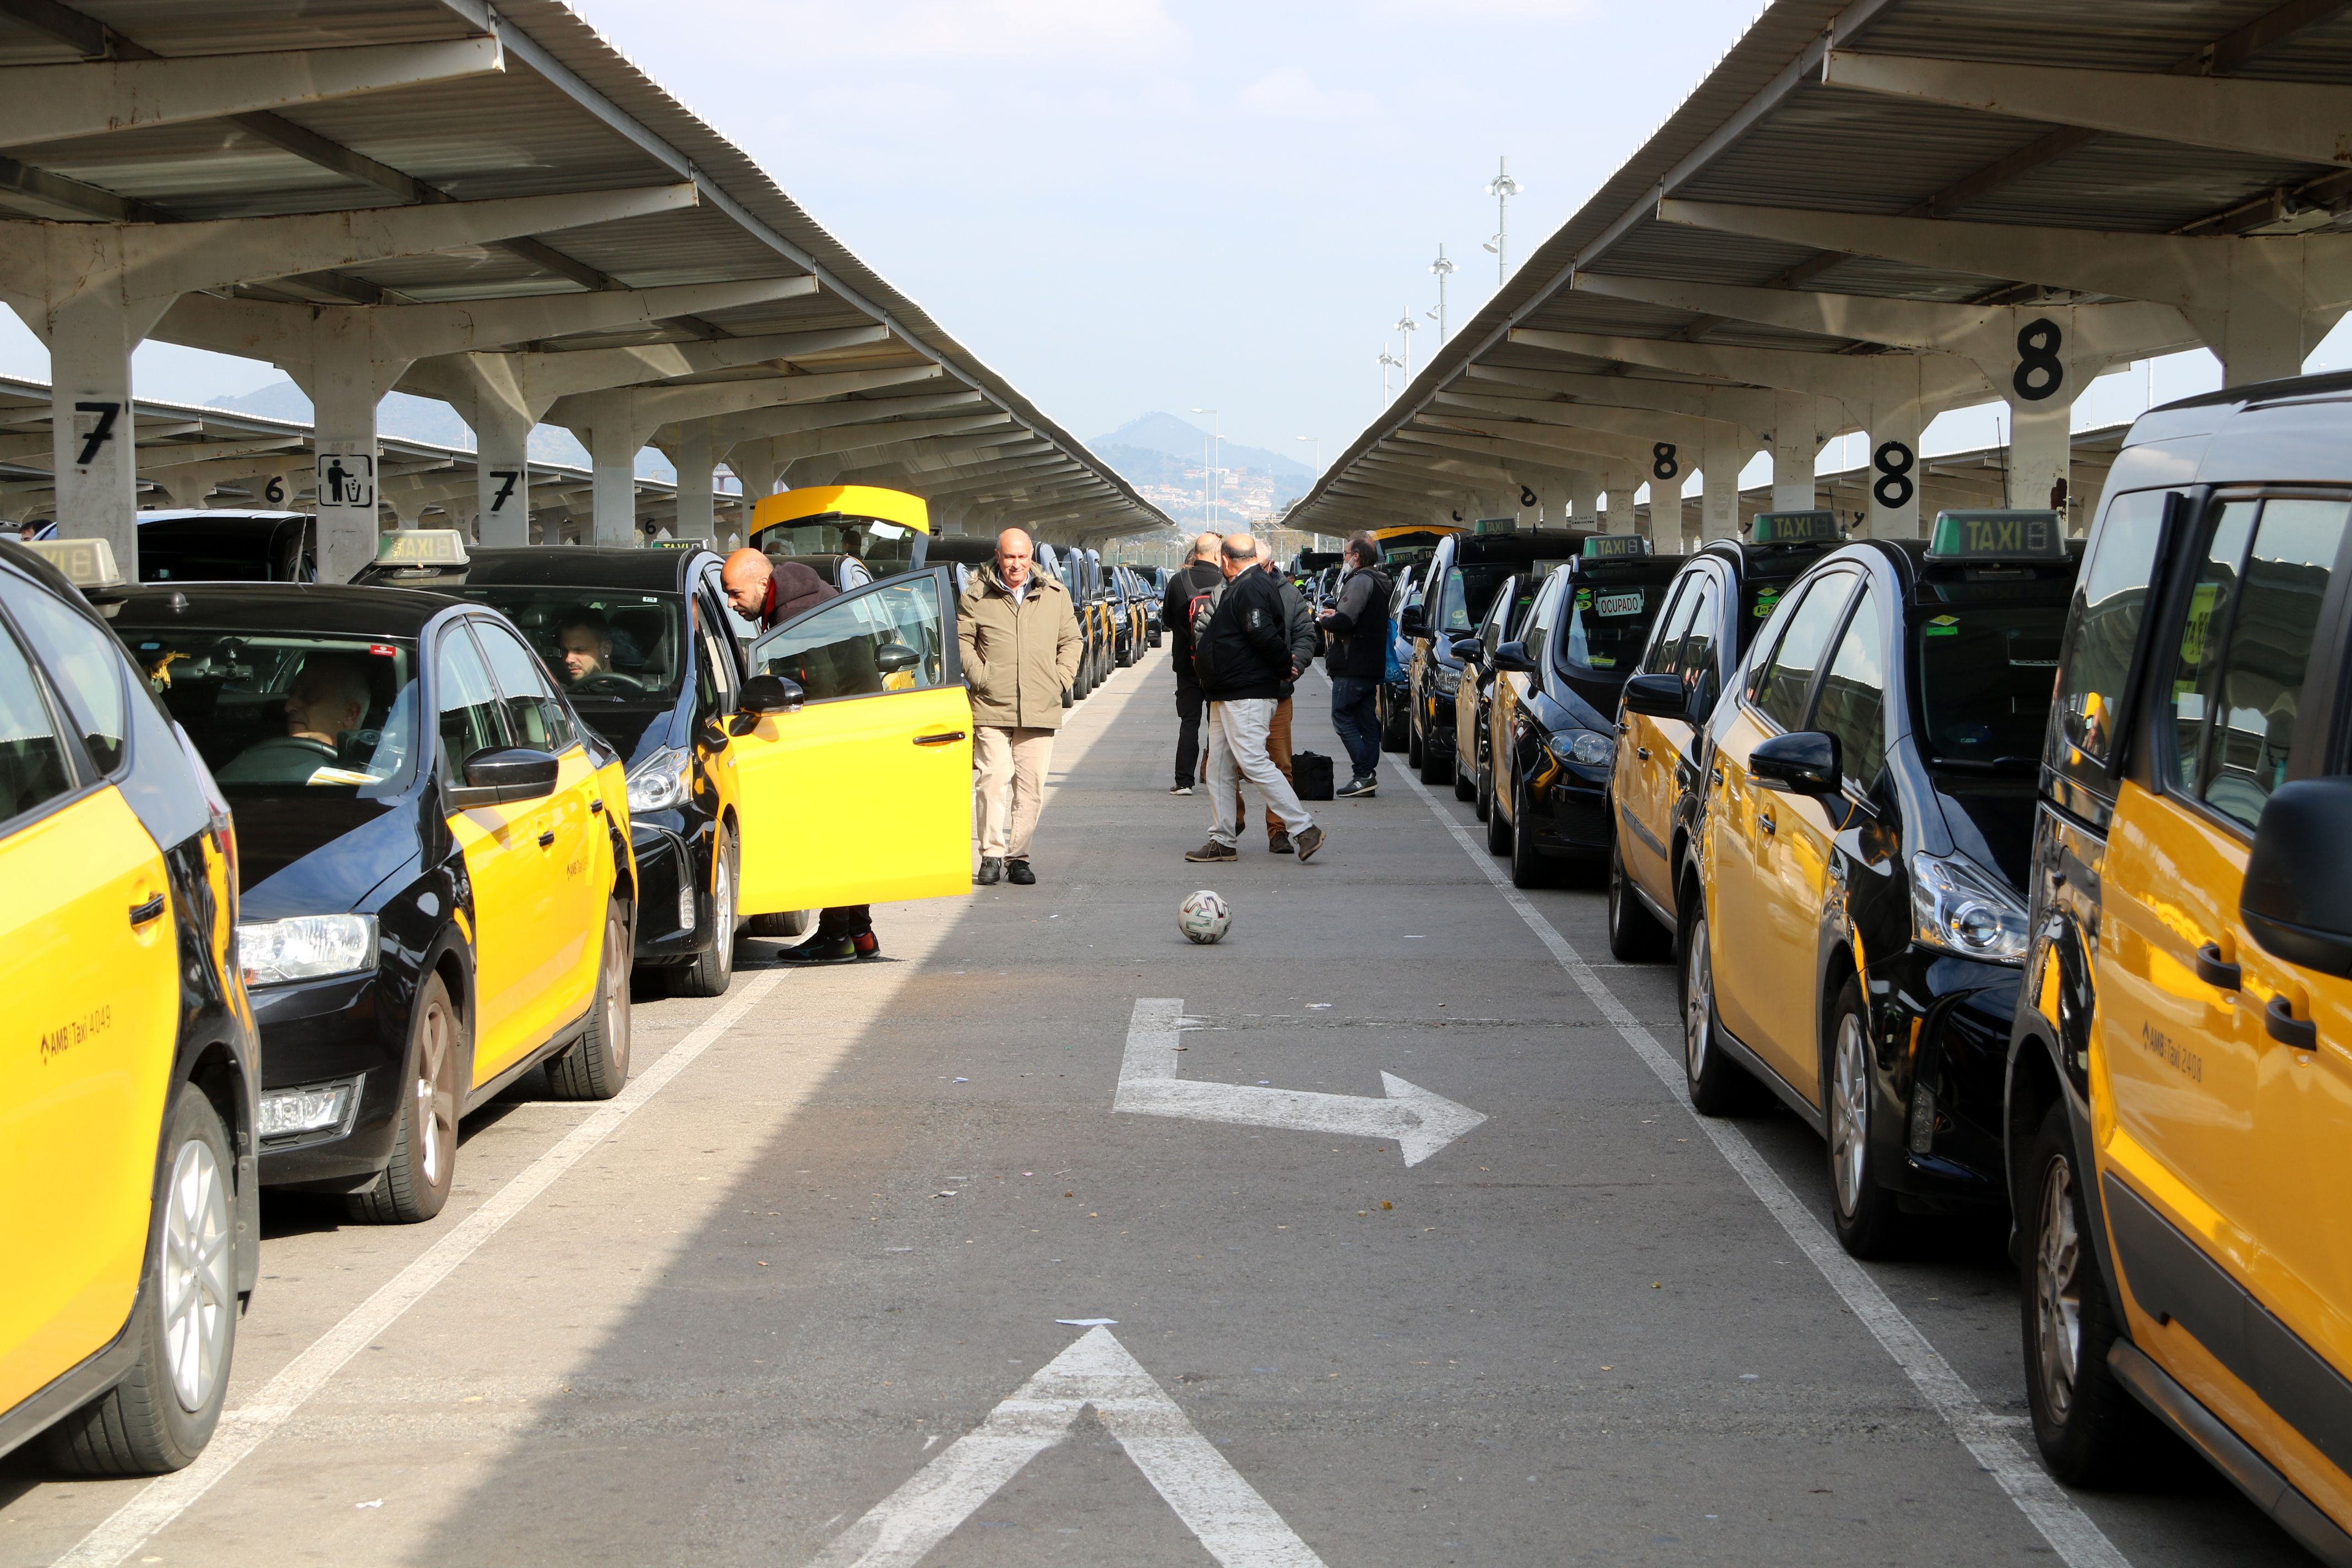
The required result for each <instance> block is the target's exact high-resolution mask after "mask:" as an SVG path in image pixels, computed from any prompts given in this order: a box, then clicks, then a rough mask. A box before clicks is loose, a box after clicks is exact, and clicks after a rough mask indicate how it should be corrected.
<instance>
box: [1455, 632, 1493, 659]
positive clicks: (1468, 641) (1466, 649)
mask: <svg viewBox="0 0 2352 1568" xmlns="http://www.w3.org/2000/svg"><path fill="white" fill-rule="evenodd" d="M1485 647H1486V645H1485V644H1484V643H1482V642H1480V641H1479V640H1478V639H1477V638H1476V637H1455V638H1454V642H1453V646H1452V647H1451V648H1450V649H1449V650H1448V651H1450V652H1451V653H1452V654H1453V655H1454V658H1462V659H1470V658H1477V657H1478V655H1479V654H1480V652H1482V651H1483V650H1484V649H1485Z"/></svg>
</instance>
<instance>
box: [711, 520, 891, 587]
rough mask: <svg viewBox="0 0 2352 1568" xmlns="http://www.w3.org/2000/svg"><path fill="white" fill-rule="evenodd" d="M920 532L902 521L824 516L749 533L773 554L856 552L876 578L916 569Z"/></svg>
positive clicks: (778, 524)
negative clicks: (916, 546)
mask: <svg viewBox="0 0 2352 1568" xmlns="http://www.w3.org/2000/svg"><path fill="white" fill-rule="evenodd" d="M920 538H922V535H921V534H919V533H918V532H916V531H914V530H913V529H911V528H908V526H907V525H906V524H905V523H903V522H885V521H882V520H881V519H880V518H874V517H840V516H832V517H824V518H813V519H811V520H810V521H806V522H780V523H777V524H776V525H775V526H774V527H772V528H763V529H761V530H760V531H758V532H757V533H754V534H753V535H752V536H751V542H752V544H753V545H754V546H756V547H757V548H759V549H761V550H764V551H766V552H768V553H769V554H771V555H774V556H779V557H782V556H792V555H855V556H856V557H857V558H858V559H859V560H860V561H863V562H865V563H866V569H867V570H869V571H871V572H872V573H873V574H874V575H876V576H877V577H890V576H895V575H897V574H898V573H901V572H911V571H913V570H914V569H915V542H916V541H917V540H919V539H920Z"/></svg>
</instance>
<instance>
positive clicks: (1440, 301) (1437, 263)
mask: <svg viewBox="0 0 2352 1568" xmlns="http://www.w3.org/2000/svg"><path fill="white" fill-rule="evenodd" d="M1429 269H1430V270H1431V271H1432V272H1434V273H1436V274H1437V309H1436V310H1433V311H1431V312H1430V314H1431V316H1432V317H1433V318H1434V320H1435V321H1436V322H1437V341H1438V342H1440V343H1441V344H1442V343H1444V342H1445V279H1447V278H1448V277H1450V276H1452V274H1453V272H1454V263H1452V262H1451V261H1448V260H1446V259H1445V247H1444V245H1443V244H1441V245H1439V246H1438V247H1437V259H1436V260H1434V261H1433V262H1431V263H1430V264H1429Z"/></svg>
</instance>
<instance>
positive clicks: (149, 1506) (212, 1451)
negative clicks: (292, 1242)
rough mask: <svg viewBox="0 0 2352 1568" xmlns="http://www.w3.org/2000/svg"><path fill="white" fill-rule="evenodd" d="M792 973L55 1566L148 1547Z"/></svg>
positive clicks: (575, 1140)
mask: <svg viewBox="0 0 2352 1568" xmlns="http://www.w3.org/2000/svg"><path fill="white" fill-rule="evenodd" d="M785 973H787V972H786V971H784V970H781V969H772V970H770V971H768V972H767V973H764V974H761V975H758V976H756V977H755V978H753V979H752V980H751V982H750V983H749V984H746V985H745V986H744V987H743V988H742V989H741V990H740V991H738V992H736V993H735V994H733V995H732V996H730V997H729V998H728V999H727V1000H726V1001H725V1002H724V1003H722V1004H721V1005H719V1010H718V1011H717V1012H715V1013H713V1014H711V1015H710V1016H709V1017H708V1018H705V1019H704V1020H703V1021H702V1022H701V1023H700V1024H698V1025H697V1026H695V1027H694V1029H693V1030H692V1032H690V1033H689V1034H688V1035H687V1037H685V1038H684V1039H681V1040H680V1041H678V1042H677V1044H676V1045H674V1046H672V1047H670V1048H669V1049H668V1050H667V1051H664V1052H663V1053H662V1054H661V1056H660V1057H659V1058H656V1060H655V1061H654V1063H653V1064H652V1065H651V1066H649V1067H647V1068H646V1069H645V1071H643V1072H641V1073H639V1074H637V1075H636V1077H635V1078H633V1079H630V1080H629V1083H628V1087H627V1088H625V1089H622V1090H621V1092H620V1093H619V1094H616V1095H614V1097H613V1098H612V1099H611V1100H606V1101H605V1102H604V1104H602V1105H600V1106H598V1107H597V1108H596V1109H595V1110H592V1111H590V1112H589V1113H588V1115H587V1116H586V1118H585V1119H583V1121H581V1123H580V1124H579V1125H578V1126H577V1127H574V1128H573V1129H572V1131H569V1132H567V1133H565V1134H564V1135H563V1137H562V1139H560V1140H558V1141H557V1142H556V1143H555V1145H554V1147H552V1148H551V1149H549V1150H548V1151H547V1152H545V1153H543V1154H541V1156H540V1157H539V1158H538V1159H536V1160H533V1161H532V1162H531V1163H530V1164H529V1165H526V1166H525V1167H523V1169H522V1171H521V1172H520V1173H519V1174H517V1175H516V1176H515V1178H514V1179H513V1180H512V1181H509V1183H507V1184H506V1185H505V1186H503V1187H500V1188H499V1190H498V1191H497V1192H495V1193H493V1194H490V1197H489V1199H488V1201H487V1202H486V1203H484V1204H483V1205H482V1206H481V1207H479V1208H478V1209H476V1210H475V1211H474V1212H473V1213H471V1214H469V1215H467V1216H466V1217H465V1218H464V1219H462V1220H459V1221H458V1222H457V1224H456V1225H454V1226H450V1227H449V1232H448V1234H447V1235H446V1236H444V1237H441V1239H440V1240H438V1241H436V1242H435V1243H434V1244H433V1245H432V1246H431V1247H427V1248H426V1249H425V1251H424V1252H423V1253H422V1254H420V1255H419V1256H418V1257H417V1258H415V1260H414V1261H413V1262H411V1263H410V1264H409V1265H408V1267H407V1268H403V1269H402V1270H401V1271H400V1272H399V1273H397V1274H395V1275H394V1276H393V1277H392V1278H391V1279H388V1280H386V1281H385V1282H384V1283H383V1286H382V1287H381V1288H379V1289H377V1291H376V1292H375V1294H374V1295H373V1296H370V1297H369V1298H368V1299H367V1300H364V1301H362V1302H361V1303H360V1304H359V1305H358V1306H356V1307H354V1308H352V1310H351V1311H350V1313H349V1314H348V1315H346V1316H345V1317H344V1319H343V1321H341V1322H340V1323H337V1324H336V1325H335V1326H334V1327H333V1328H331V1329H329V1330H328V1331H326V1332H325V1333H323V1334H321V1335H320V1336H319V1337H318V1339H316V1340H314V1341H313V1342H311V1343H310V1347H309V1348H308V1349H306V1350H304V1351H303V1352H302V1353H301V1354H299V1355H298V1356H296V1357H295V1358H294V1359H293V1360H292V1361H290V1362H289V1363H287V1364H286V1367H285V1369H284V1370H283V1371H281V1372H279V1373H278V1375H277V1376H275V1377H273V1378H271V1379H270V1380H269V1381H268V1383H267V1384H263V1386H262V1388H261V1390H260V1392H259V1393H257V1394H255V1395H254V1397H253V1398H252V1399H251V1400H250V1401H248V1402H247V1404H246V1405H243V1406H241V1407H240V1408H238V1409H236V1410H233V1411H230V1412H228V1413H226V1415H223V1416H222V1417H221V1424H220V1427H219V1429H218V1430H217V1431H215V1433H214V1434H213V1440H212V1442H211V1444H210V1445H209V1446H208V1447H206V1448H205V1451H204V1453H203V1454H202V1455H200V1456H199V1457H198V1458H197V1459H196V1462H195V1463H194V1464H193V1465H190V1466H189V1467H188V1468H186V1469H184V1470H180V1471H177V1472H176V1473H174V1474H172V1475H168V1476H163V1477H161V1478H159V1479H155V1480H152V1481H150V1482H149V1483H148V1484H147V1485H146V1487H145V1488H143V1489H142V1490H141V1491H140V1493H139V1495H138V1496H136V1497H134V1498H132V1499H131V1500H130V1501H129V1502H127V1503H124V1504H123V1505H122V1506H121V1508H119V1509H117V1510H115V1511H114V1512H113V1514H112V1515H111V1516H110V1517H109V1518H108V1519H107V1520H106V1521H105V1522H104V1523H102V1524H100V1526H99V1527H98V1528H97V1529H95V1530H93V1531H90V1532H89V1534H88V1535H85V1536H83V1537H82V1538H81V1540H80V1541H79V1542H77V1543H76V1544H75V1546H74V1548H73V1550H72V1551H70V1552H67V1553H66V1554H65V1555H64V1556H62V1557H60V1558H58V1560H57V1563H56V1568H115V1565H116V1564H117V1563H121V1562H122V1561H123V1560H124V1559H126V1558H128V1557H129V1556H130V1555H131V1553H132V1552H136V1551H138V1550H139V1548H140V1547H141V1546H142V1545H144V1544H146V1542H147V1540H148V1538H149V1537H151V1536H152V1535H153V1534H155V1533H156V1531H160V1530H162V1529H163V1528H164V1527H165V1526H166V1525H168V1524H170V1523H171V1522H172V1521H173V1520H175V1519H177V1518H179V1517H180V1515H181V1514H183V1513H184V1512H186V1511H187V1510H188V1509H190V1508H191V1507H193V1506H194V1504H195V1502H196V1500H198V1499H199V1498H202V1497H203V1496H204V1495H205V1493H206V1492H208V1491H210V1490H212V1489H213V1488H214V1487H215V1485H217V1484H218V1483H219V1481H220V1480H221V1479H222V1478H223V1477H225V1476H226V1475H227V1474H228V1473H229V1472H230V1471H231V1470H233V1469H235V1468H236V1467H237V1466H238V1464H240V1463H241V1462H242V1461H243V1460H244V1459H245V1458H246V1456H247V1455H248V1454H250V1453H252V1452H253V1451H254V1450H255V1449H256V1448H257V1447H260V1446H261V1444H262V1441H263V1440H264V1439H265V1438H267V1437H268V1436H270V1434H271V1433H273V1432H275V1431H276V1430H277V1429H278V1427H279V1426H283V1425H285V1423H286V1422H287V1420H288V1419H289V1418H290V1417H291V1416H292V1415H294V1414H295V1412H297V1411H299V1409H301V1407H302V1406H303V1405H305V1404H307V1403H308V1402H309V1401H310V1397H311V1396H312V1395H313V1394H317V1393H318V1392H319V1391H320V1389H321V1388H323V1387H325V1386H326V1384H327V1381H328V1380H329V1379H330V1378H331V1377H333V1376H334V1375H335V1373H338V1372H340V1371H341V1370H342V1367H343V1364H344V1363H346V1362H348V1361H350V1360H351V1359H352V1357H353V1356H355V1355H357V1354H358V1353H359V1352H361V1351H362V1350H363V1349H365V1348H366V1347H367V1344H368V1342H370V1341H372V1340H373V1339H374V1338H375V1337H376V1336H377V1335H379V1334H381V1333H383V1331H385V1330H386V1329H388V1328H390V1327H392V1325H393V1324H394V1322H396V1321H399V1319H400V1316H401V1314H403V1313H404V1312H405V1311H407V1310H408V1309H409V1308H411V1307H413V1306H415V1305H416V1303H417V1302H418V1301H420V1300H423V1299H424V1298H425V1294H426V1293H427V1292H428V1291H430V1290H431V1289H433V1288H434V1287H435V1286H436V1285H438V1284H440V1283H441V1281H442V1280H444V1279H447V1278H448V1277H449V1275H450V1273H451V1272H452V1271H453V1270H455V1269H456V1268H457V1266H458V1265H459V1264H461V1263H463V1262H465V1261H466V1259H467V1258H471V1257H472V1256H473V1255H474V1254H475V1253H476V1252H477V1251H478V1250H480V1248H481V1246H482V1244H483V1243H484V1242H486V1241H488V1240H489V1239H490V1237H494V1236H496V1235H497V1234H498V1233H499V1231H501V1230H503V1229H505V1228H506V1225H507V1222H508V1221H509V1220H511V1219H513V1218H514V1217H515V1216H516V1215H519V1214H520V1213H522V1211H523V1210H524V1209H526V1208H528V1207H530V1204H531V1200H533V1199H534V1198H536V1197H538V1196H539V1195H540V1194H541V1193H543V1192H545V1191H547V1189H548V1188H549V1187H550V1186H551V1185H553V1184H554V1183H555V1181H556V1178H558V1177H560V1176H562V1174H563V1173H565V1172H566V1171H569V1170H570V1169H572V1166H574V1165H576V1164H578V1163H580V1161H581V1159H582V1158H583V1156H585V1155H586V1154H587V1153H588V1152H589V1151H590V1150H592V1149H593V1148H595V1147H596V1145H597V1144H599V1143H602V1142H604V1140H605V1139H607V1138H609V1137H611V1136H612V1135H613V1134H614V1132H615V1131H618V1130H619V1129H620V1126H621V1124H622V1123H623V1122H625V1121H628V1119H629V1118H630V1117H631V1116H633V1115H635V1113H636V1112H637V1110H638V1109H639V1108H640V1107H641V1106H643V1105H644V1104H645V1103H646V1101H647V1100H651V1099H652V1098H653V1097H654V1096H655V1095H656V1094H659V1093H660V1092H661V1091H662V1090H663V1089H665V1088H667V1087H668V1085H669V1083H670V1080H671V1079H675V1078H677V1075H678V1074H679V1073H681V1072H684V1071H685V1070H686V1069H687V1068H688V1066H690V1065H691V1064H692V1063H693V1061H694V1059H695V1058H697V1057H698V1056H700V1055H701V1054H702V1053H703V1052H704V1051H705V1050H708V1049H709V1047H710V1046H711V1045H712V1043H713V1042H715V1041H716V1040H718V1039H719V1037H720V1036H722V1035H724V1034H725V1033H726V1032H727V1031H728V1030H729V1029H730V1028H732V1027H733V1026H735V1025H736V1024H737V1023H738V1022H739V1021H740V1019H741V1018H742V1016H743V1015H744V1014H746V1013H749V1012H750V1011H751V1008H752V1007H753V1006H754V1005H757V1004H758V1003H759V1002H760V1001H761V999H762V998H764V997H765V996H766V995H767V994H768V993H769V992H771V991H773V990H774V989H775V988H776V987H777V985H778V984H781V983H782V980H783V978H784V975H785Z"/></svg>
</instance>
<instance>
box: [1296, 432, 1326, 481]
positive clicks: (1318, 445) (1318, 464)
mask: <svg viewBox="0 0 2352 1568" xmlns="http://www.w3.org/2000/svg"><path fill="white" fill-rule="evenodd" d="M1291 439H1292V440H1294V441H1312V442H1314V443H1315V472H1316V474H1317V476H1318V477H1320V476H1321V474H1322V472H1323V437H1320V436H1293V437H1291Z"/></svg>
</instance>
